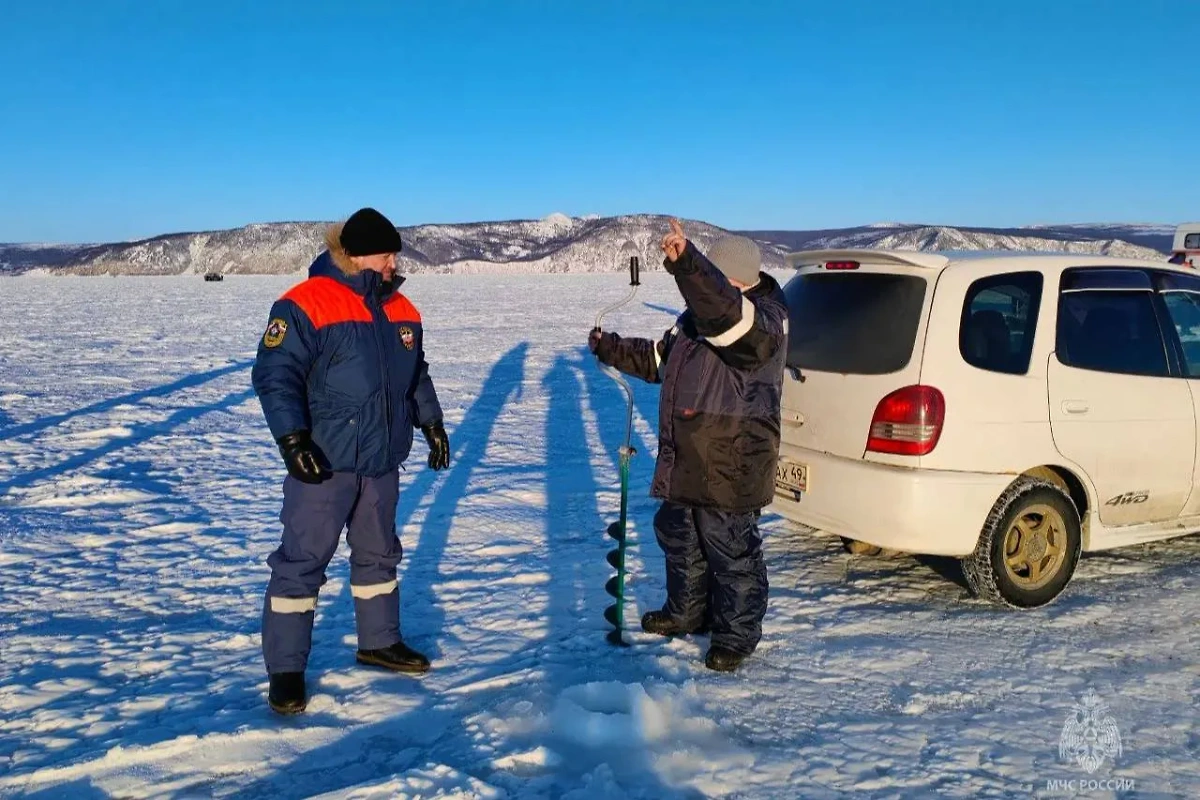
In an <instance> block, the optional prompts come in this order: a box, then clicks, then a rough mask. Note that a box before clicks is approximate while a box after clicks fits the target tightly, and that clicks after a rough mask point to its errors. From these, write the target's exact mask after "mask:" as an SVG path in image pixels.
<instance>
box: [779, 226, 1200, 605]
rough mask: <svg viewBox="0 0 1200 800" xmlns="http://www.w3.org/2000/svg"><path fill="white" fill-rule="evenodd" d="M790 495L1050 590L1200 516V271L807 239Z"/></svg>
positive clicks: (792, 371) (782, 507) (794, 502)
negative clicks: (1092, 555)
mask: <svg viewBox="0 0 1200 800" xmlns="http://www.w3.org/2000/svg"><path fill="white" fill-rule="evenodd" d="M789 262H790V263H791V264H792V265H793V266H796V267H797V274H796V275H795V277H794V278H792V279H791V280H790V281H789V282H788V283H787V285H786V287H785V293H786V295H787V298H788V304H789V307H790V320H789V325H790V332H789V337H788V358H787V362H788V368H787V374H786V375H785V376H784V389H783V419H782V428H783V430H782V445H781V449H780V458H779V466H778V469H777V471H776V488H777V493H776V498H775V502H774V504H773V506H772V509H773V510H774V511H776V512H778V513H779V514H781V515H783V516H785V517H787V518H789V519H792V520H795V521H797V522H800V523H802V524H804V525H807V526H810V527H812V528H816V529H820V530H822V531H825V532H828V533H832V534H836V535H839V536H841V537H843V538H844V539H846V540H849V541H852V542H860V543H866V544H868V545H874V546H876V547H879V548H887V549H891V550H898V551H902V552H906V553H914V554H931V555H943V556H954V557H957V558H959V559H961V563H962V566H963V572H964V574H965V576H966V579H967V582H968V584H969V585H970V587H971V589H972V591H973V592H974V593H975V594H976V595H977V596H980V597H983V598H987V599H989V600H992V601H995V602H999V603H1004V604H1007V605H1009V606H1014V607H1018V608H1032V607H1036V606H1040V605H1043V604H1045V603H1048V602H1050V601H1051V600H1053V599H1054V598H1055V597H1056V596H1058V594H1059V593H1060V592H1061V591H1062V590H1063V588H1064V587H1065V586H1066V584H1067V582H1068V581H1069V580H1070V578H1071V575H1072V573H1073V572H1074V570H1075V565H1076V563H1077V561H1078V559H1079V554H1080V552H1081V551H1093V550H1103V549H1107V548H1112V547H1121V546H1125V545H1131V544H1135V543H1140V542H1149V541H1154V540H1158V539H1166V538H1169V537H1174V536H1181V535H1185V534H1190V533H1195V532H1197V531H1200V485H1198V484H1200V470H1198V468H1197V418H1198V417H1200V275H1198V274H1197V273H1196V271H1195V270H1192V269H1188V268H1187V267H1178V266H1174V265H1171V264H1168V263H1166V262H1152V261H1139V260H1130V259H1120V258H1111V257H1096V256H1088V255H1014V254H1003V253H978V254H936V253H922V252H900V251H878V250H826V251H811V252H802V253H794V254H792V255H790V256H789Z"/></svg>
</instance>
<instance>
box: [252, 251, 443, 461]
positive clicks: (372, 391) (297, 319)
mask: <svg viewBox="0 0 1200 800" xmlns="http://www.w3.org/2000/svg"><path fill="white" fill-rule="evenodd" d="M326 244H327V245H328V246H329V249H328V250H326V251H325V252H323V253H321V255H319V256H318V257H317V259H316V261H314V262H313V264H312V266H311V267H309V271H308V274H309V277H308V280H306V281H304V282H303V283H300V284H297V285H296V286H295V287H293V288H292V289H291V290H289V291H288V292H287V293H286V294H284V295H283V296H282V297H281V298H280V299H279V300H277V301H276V302H275V304H274V305H273V306H272V307H271V314H270V317H269V321H268V323H267V328H266V332H265V333H264V334H263V337H262V340H261V341H260V342H259V345H258V357H257V360H256V362H255V364H254V369H253V371H252V373H251V380H252V381H253V384H254V390H255V392H256V393H257V394H258V397H259V400H260V402H261V403H262V408H263V413H264V415H265V416H266V418H267V425H268V426H269V427H270V429H271V435H272V436H274V437H275V438H276V439H278V438H279V437H280V436H284V435H286V434H289V433H292V432H294V431H297V430H308V431H310V432H311V433H312V439H313V443H314V444H316V446H317V448H318V449H319V450H320V451H321V453H323V454H324V457H325V459H326V463H325V466H326V467H328V468H329V469H331V470H333V471H335V472H355V473H358V474H360V475H366V476H376V475H382V474H384V473H386V472H389V471H391V470H393V469H396V468H397V467H398V466H399V465H400V464H402V463H403V462H404V460H405V458H407V456H408V453H409V450H410V448H411V446H412V441H413V429H414V427H420V426H423V425H427V424H430V423H433V422H437V421H440V420H441V419H442V410H441V406H440V405H439V403H438V398H437V392H436V391H435V390H434V387H433V381H432V380H431V379H430V377H429V366H428V364H426V363H425V351H424V346H423V337H422V330H421V315H420V313H418V311H417V309H416V307H415V306H413V304H412V303H411V302H409V301H408V298H406V297H405V296H404V295H402V294H400V293H399V292H397V291H395V287H396V286H399V284H400V283H401V282H403V278H401V277H399V276H397V277H396V279H395V282H394V286H385V285H384V283H383V279H382V276H381V275H380V274H379V273H378V272H374V271H372V270H362V271H361V272H355V271H354V267H353V265H352V263H351V262H350V260H349V258H348V257H347V256H346V254H345V253H344V252H343V251H342V250H341V249H340V247H339V246H338V243H337V231H336V229H335V230H334V231H332V232H331V234H330V236H328V237H327V239H326Z"/></svg>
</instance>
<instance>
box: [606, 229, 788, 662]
mask: <svg viewBox="0 0 1200 800" xmlns="http://www.w3.org/2000/svg"><path fill="white" fill-rule="evenodd" d="M662 247H663V251H664V252H665V253H666V260H665V261H664V265H665V267H666V269H667V271H668V272H669V273H671V274H672V275H674V276H675V283H676V285H677V286H678V287H679V291H680V293H681V294H682V295H683V299H684V302H685V303H686V305H687V310H686V311H685V312H684V313H683V315H682V316H680V317H679V319H678V320H677V321H676V323H675V326H674V327H672V328H671V329H670V330H669V331H667V332H666V334H665V335H664V336H663V337H662V339H661V340H660V341H659V342H657V343H655V342H652V341H650V340H649V339H622V338H621V337H620V336H618V335H617V334H615V333H602V332H600V331H599V330H593V331H592V334H591V336H590V338H589V345H590V347H591V349H592V351H593V352H594V353H595V354H596V357H597V358H598V359H599V360H600V361H601V362H603V363H605V364H608V365H610V366H613V367H615V368H617V369H619V370H621V371H622V372H625V373H627V374H629V375H632V376H634V377H638V378H642V379H644V380H647V381H650V382H652V383H661V384H662V392H661V397H660V400H659V451H658V462H657V464H656V467H655V472H654V479H653V483H652V486H651V492H650V493H651V495H653V496H654V497H657V498H660V499H661V500H663V501H664V502H663V504H662V506H661V508H660V509H659V511H658V513H657V514H656V515H655V517H654V530H655V533H656V534H657V538H658V543H659V546H661V547H662V550H663V552H664V554H665V555H666V561H667V601H666V604H665V605H664V606H663V608H662V609H661V610H658V611H651V612H649V613H648V614H646V615H645V616H644V617H643V618H642V628H643V629H644V630H646V631H648V632H650V633H657V634H662V635H664V636H674V635H680V634H688V633H702V632H704V631H705V630H711V633H712V640H711V642H712V645H711V647H710V648H709V651H708V654H707V656H706V658H705V664H706V665H707V666H708V667H709V668H710V669H715V670H721V671H733V670H735V669H737V667H738V666H739V665H740V664H741V662H742V660H743V659H745V657H746V656H748V655H749V654H750V653H752V652H754V650H755V648H756V647H757V646H758V642H759V639H760V638H761V636H762V619H763V616H764V615H765V614H766V610H767V570H766V565H765V564H764V563H763V558H762V549H761V547H762V540H761V538H760V536H759V532H758V518H759V515H760V513H761V510H762V508H763V507H764V506H766V505H768V504H769V503H770V502H771V499H772V498H773V497H774V493H775V462H776V460H777V458H778V456H779V428H780V422H779V418H780V411H779V404H780V398H781V395H782V392H783V369H784V359H785V357H786V352H787V347H786V338H787V301H786V300H785V298H784V296H783V291H782V290H781V289H780V288H779V284H778V283H777V282H776V281H775V280H774V279H773V278H772V277H771V276H770V275H767V274H766V273H765V272H762V271H761V253H760V252H759V249H758V246H757V245H756V244H755V243H754V242H753V241H751V240H750V239H747V238H745V237H742V236H728V237H725V238H723V239H721V240H720V241H718V242H717V243H716V244H715V245H714V246H713V247H712V249H711V250H710V252H709V254H708V257H707V258H706V257H705V256H703V255H701V254H700V252H699V251H698V250H697V249H696V247H695V245H693V244H692V243H691V242H689V241H688V240H687V238H686V237H685V236H684V234H683V229H682V227H681V226H680V225H679V223H678V222H677V221H676V220H671V232H670V233H669V234H667V235H666V236H665V237H664V238H663V242H662Z"/></svg>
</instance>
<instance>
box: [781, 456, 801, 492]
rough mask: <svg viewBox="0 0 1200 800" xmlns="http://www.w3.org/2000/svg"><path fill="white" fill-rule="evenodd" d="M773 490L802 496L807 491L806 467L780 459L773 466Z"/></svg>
mask: <svg viewBox="0 0 1200 800" xmlns="http://www.w3.org/2000/svg"><path fill="white" fill-rule="evenodd" d="M775 488H776V489H777V490H779V491H782V492H784V493H790V494H802V493H804V492H807V491H808V465H807V464H797V463H796V462H795V461H788V460H787V459H784V458H781V459H779V462H778V463H777V464H776V465H775Z"/></svg>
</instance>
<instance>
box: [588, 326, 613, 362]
mask: <svg viewBox="0 0 1200 800" xmlns="http://www.w3.org/2000/svg"><path fill="white" fill-rule="evenodd" d="M616 340H617V335H616V334H615V333H602V332H601V331H600V329H599V328H592V332H591V333H589V334H588V349H589V350H591V351H592V352H593V353H594V354H595V355H596V358H598V359H600V361H601V362H602V363H605V364H607V363H608V361H607V360H606V359H607V358H608V355H609V352H610V351H611V350H612V347H613V343H614V342H616Z"/></svg>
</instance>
